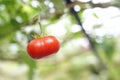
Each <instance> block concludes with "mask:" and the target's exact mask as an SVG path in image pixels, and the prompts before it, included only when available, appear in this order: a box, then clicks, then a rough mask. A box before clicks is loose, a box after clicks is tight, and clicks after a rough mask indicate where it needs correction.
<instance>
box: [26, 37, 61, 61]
mask: <svg viewBox="0 0 120 80" xmlns="http://www.w3.org/2000/svg"><path fill="white" fill-rule="evenodd" d="M59 48H60V43H59V41H58V40H57V39H56V38H55V37H54V36H45V37H43V38H37V39H34V40H32V41H30V42H29V43H28V45H27V52H28V54H29V55H30V57H32V58H34V59H39V58H42V57H45V56H48V55H50V54H54V53H56V52H57V51H58V50H59Z"/></svg>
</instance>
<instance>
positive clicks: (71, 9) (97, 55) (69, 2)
mask: <svg viewBox="0 0 120 80" xmlns="http://www.w3.org/2000/svg"><path fill="white" fill-rule="evenodd" d="M66 3H67V4H71V3H72V2H71V0H66ZM70 12H71V13H72V14H73V16H74V17H75V19H76V21H77V22H78V24H79V25H80V27H81V29H82V32H83V33H84V35H85V37H86V38H87V39H88V41H89V43H90V47H91V49H92V50H93V54H94V55H95V56H96V57H97V59H98V60H99V62H100V64H101V66H103V67H104V68H106V67H105V64H104V62H103V60H102V59H101V57H100V56H99V54H98V52H97V50H96V48H95V46H94V43H93V41H92V39H91V38H90V36H89V35H88V34H87V33H86V31H85V29H84V27H83V25H82V23H81V20H80V18H79V16H78V14H77V12H76V11H75V10H74V8H73V7H71V8H70Z"/></svg>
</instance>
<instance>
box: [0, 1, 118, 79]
mask: <svg viewBox="0 0 120 80" xmlns="http://www.w3.org/2000/svg"><path fill="white" fill-rule="evenodd" d="M75 1H78V2H77V3H74V5H78V6H79V7H80V8H81V9H80V11H78V14H79V16H80V18H81V21H82V22H83V26H84V22H85V21H86V20H85V18H84V16H83V14H84V12H85V11H86V10H87V9H94V8H96V7H99V8H107V7H110V6H114V7H116V8H118V9H119V8H120V6H119V5H118V3H119V0H113V1H111V2H108V3H93V2H92V1H90V2H82V1H81V2H80V1H79V0H75ZM111 3H113V4H111ZM92 16H94V18H95V19H96V18H97V19H100V16H99V15H97V14H96V13H93V14H92ZM38 18H40V21H41V24H42V27H43V28H44V30H45V31H46V32H45V33H47V34H52V31H51V32H49V31H48V32H47V29H48V30H49V29H50V26H51V25H54V24H57V23H59V21H63V20H66V21H65V23H66V24H63V25H62V26H61V28H63V29H65V31H63V32H62V33H64V32H65V34H64V35H62V36H57V37H58V38H59V40H60V41H61V49H60V51H59V52H58V53H57V54H56V55H53V56H52V55H51V56H48V57H46V58H43V59H40V60H33V59H31V58H30V57H29V56H28V55H27V52H26V45H27V43H28V42H29V41H30V40H31V39H33V38H32V37H31V35H34V34H35V33H40V30H38V29H39V27H38V25H37V24H38V23H37V21H38ZM60 24H62V23H60ZM58 25H59V24H58ZM36 26H37V28H36ZM57 27H58V26H56V28H57ZM74 27H77V31H73V30H74ZM94 27H95V28H94ZM101 27H104V26H103V25H102V24H97V23H96V24H95V25H94V26H93V33H92V32H89V31H88V34H89V35H90V36H91V38H92V39H93V41H94V45H95V46H96V49H97V51H98V52H99V55H100V56H101V58H102V59H103V62H104V63H105V66H106V67H107V68H106V69H102V68H99V67H101V66H99V65H100V64H98V60H97V59H96V56H95V55H94V54H93V52H92V51H91V49H90V46H89V43H88V42H87V40H86V38H85V36H84V35H83V33H82V31H81V29H80V27H79V28H78V25H76V21H75V20H74V18H73V17H72V15H71V14H70V13H69V6H68V7H66V5H65V1H64V0H59V1H58V0H0V68H1V69H0V75H1V76H0V80H16V79H17V80H120V77H119V73H120V68H119V67H120V61H119V60H120V59H119V56H120V55H119V51H120V50H119V48H120V46H119V43H120V39H119V36H117V37H116V36H113V35H108V34H105V35H104V36H98V35H97V34H94V30H96V29H99V28H101ZM118 27H119V26H118ZM58 28H59V27H58ZM61 28H60V29H61ZM85 29H86V28H85ZM55 30H56V29H54V30H53V31H55ZM56 35H57V34H56ZM81 45H83V46H81ZM86 46H87V47H86ZM12 62H13V63H12ZM9 63H10V64H9ZM15 64H18V65H19V66H22V65H23V64H24V65H25V66H26V67H27V68H26V67H25V72H24V71H23V72H21V74H17V73H19V71H22V69H23V68H19V69H16V68H14V69H15V72H12V70H14V69H11V68H9V67H11V66H14V65H15ZM2 66H3V67H2ZM4 66H6V67H4ZM6 70H8V71H6ZM7 72H8V73H7ZM12 73H13V74H12ZM16 75H17V76H16Z"/></svg>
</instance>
